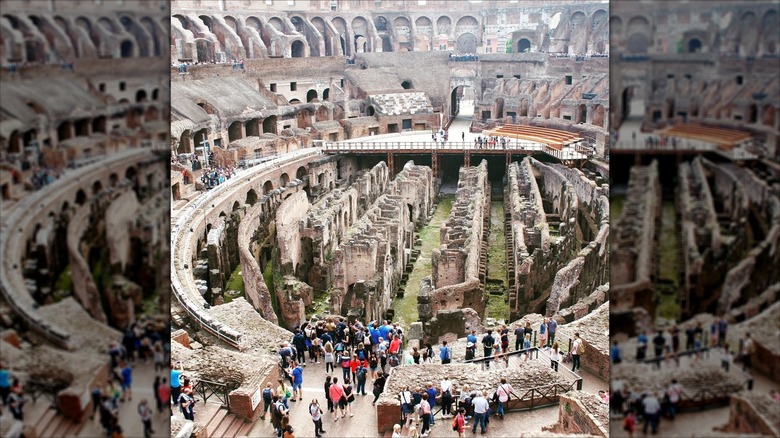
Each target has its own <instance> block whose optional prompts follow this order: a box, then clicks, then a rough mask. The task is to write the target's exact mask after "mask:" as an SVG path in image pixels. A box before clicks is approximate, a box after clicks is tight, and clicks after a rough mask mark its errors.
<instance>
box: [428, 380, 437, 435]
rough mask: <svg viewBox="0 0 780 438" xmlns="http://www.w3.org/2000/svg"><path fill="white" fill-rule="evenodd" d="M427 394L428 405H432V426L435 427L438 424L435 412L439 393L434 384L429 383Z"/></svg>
mask: <svg viewBox="0 0 780 438" xmlns="http://www.w3.org/2000/svg"><path fill="white" fill-rule="evenodd" d="M425 393H426V394H428V404H430V405H431V426H433V425H434V424H435V423H436V421H434V420H435V419H434V414H433V410H434V409H436V397H437V396H438V395H439V392H438V391H437V390H436V387H435V386H433V383H428V388H427V389H426V390H425Z"/></svg>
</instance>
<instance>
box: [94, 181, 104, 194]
mask: <svg viewBox="0 0 780 438" xmlns="http://www.w3.org/2000/svg"><path fill="white" fill-rule="evenodd" d="M101 190H103V184H102V183H101V182H100V181H99V180H98V181H95V182H93V183H92V194H93V195H97V194H98V193H100V191H101Z"/></svg>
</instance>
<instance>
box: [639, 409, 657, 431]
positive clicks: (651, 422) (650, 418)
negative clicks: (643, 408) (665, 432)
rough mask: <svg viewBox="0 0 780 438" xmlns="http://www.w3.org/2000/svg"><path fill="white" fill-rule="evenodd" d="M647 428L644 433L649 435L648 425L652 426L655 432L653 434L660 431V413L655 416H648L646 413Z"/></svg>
mask: <svg viewBox="0 0 780 438" xmlns="http://www.w3.org/2000/svg"><path fill="white" fill-rule="evenodd" d="M644 417H645V427H644V429H642V432H643V433H647V425H648V424H649V425H650V428H651V429H652V430H653V433H656V432H657V431H658V413H657V412H656V413H655V414H648V413H647V412H645V415H644Z"/></svg>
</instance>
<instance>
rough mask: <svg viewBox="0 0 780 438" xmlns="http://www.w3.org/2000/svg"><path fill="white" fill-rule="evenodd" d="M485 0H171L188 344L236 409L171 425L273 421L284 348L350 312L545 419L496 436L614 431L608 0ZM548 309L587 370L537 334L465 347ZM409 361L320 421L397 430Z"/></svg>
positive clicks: (231, 432) (217, 429) (178, 231)
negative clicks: (382, 391) (609, 404)
mask: <svg viewBox="0 0 780 438" xmlns="http://www.w3.org/2000/svg"><path fill="white" fill-rule="evenodd" d="M479 3H480V2H466V1H462V2H461V1H444V0H442V1H438V0H428V1H402V0H371V1H368V0H363V1H349V2H346V1H341V2H335V1H333V2H331V1H301V0H295V1H287V2H283V1H265V2H260V1H253V2H247V1H238V0H224V1H189V0H174V1H173V2H172V10H171V14H172V16H171V32H172V33H171V78H172V79H171V81H172V83H171V102H172V110H171V150H172V153H173V155H174V157H175V159H174V164H173V168H172V169H173V170H172V173H171V196H172V219H171V220H172V223H171V226H172V240H171V245H172V247H171V257H172V272H171V283H172V287H173V294H174V297H175V299H173V300H172V303H171V307H172V309H171V312H172V325H173V327H172V329H173V330H174V333H173V334H172V337H173V339H174V341H175V342H172V344H173V345H172V359H173V360H181V361H182V363H183V364H184V367H185V370H186V371H187V372H188V373H189V375H192V376H194V378H195V379H196V380H201V381H205V382H208V384H209V385H212V387H215V388H221V389H219V390H218V391H217V392H219V391H221V392H220V393H221V394H223V399H226V400H228V401H227V402H226V401H223V402H222V403H211V402H209V403H207V404H206V406H204V408H203V410H202V414H201V413H200V411H199V416H198V417H197V418H196V421H195V422H194V423H193V422H190V421H184V419H183V417H182V415H181V414H175V415H174V416H173V418H172V422H173V423H172V430H173V432H172V433H173V434H178V435H181V436H186V435H187V434H194V435H196V436H215V435H216V436H241V435H243V434H249V435H251V436H270V435H271V434H273V430H272V428H271V425H270V423H268V421H267V420H265V421H264V420H263V419H260V414H261V413H262V404H261V403H260V394H261V390H262V388H264V387H265V385H266V383H272V384H273V386H274V387H275V386H276V385H277V383H276V381H277V378H279V377H280V372H281V371H280V367H279V366H278V365H277V364H278V357H279V356H278V354H277V352H278V351H279V349H280V346H281V344H282V343H283V342H285V341H289V340H290V339H291V338H292V335H293V333H292V331H293V330H295V329H296V328H297V327H300V326H301V324H302V323H304V322H306V321H317V320H320V321H321V320H324V319H327V318H333V317H335V318H338V317H341V318H344V320H345V321H348V322H355V321H360V322H362V323H363V324H364V325H365V324H367V323H369V322H371V321H379V322H380V323H381V321H382V320H385V319H387V320H390V321H393V322H396V323H398V324H399V325H400V326H401V327H402V328H403V329H404V332H405V333H406V338H407V340H408V342H407V347H406V348H409V349H411V348H412V347H414V346H419V347H422V346H423V345H424V344H426V343H429V344H432V345H433V346H434V348H435V350H436V351H438V347H439V346H440V345H441V343H442V342H443V341H448V342H450V343H451V345H454V347H453V356H454V361H455V362H457V363H453V364H450V365H442V364H440V363H439V364H432V365H426V370H430V374H431V378H432V379H434V380H435V379H437V378H438V377H440V376H442V375H443V374H445V373H447V374H449V375H450V376H451V378H452V379H453V381H454V382H455V384H456V385H457V386H458V387H460V386H461V385H465V384H471V385H472V387H480V388H482V387H484V389H489V388H490V387H491V386H494V384H497V383H498V379H499V378H500V377H507V378H508V379H509V380H510V381H511V382H512V384H513V385H515V388H516V391H518V394H519V395H518V397H517V400H516V403H517V404H516V407H518V409H520V408H529V407H534V408H535V409H536V410H535V411H534V412H536V413H538V414H535V415H539V416H540V417H542V418H544V421H542V422H541V423H544V424H541V423H540V424H539V425H538V426H537V425H534V426H528V427H527V430H526V429H522V428H521V429H517V427H518V425H519V416H518V415H514V417H513V416H512V415H511V414H510V415H508V416H507V420H506V422H505V423H502V424H495V425H494V424H493V422H491V428H493V429H492V432H491V433H497V434H498V435H496V436H516V434H517V430H523V433H527V434H539V433H542V434H550V435H553V434H555V432H558V433H580V434H585V435H589V434H590V435H594V436H605V435H606V433H607V429H606V421H608V415H607V410H606V406H605V405H603V404H602V403H600V402H598V399H597V397H596V395H595V394H596V392H597V390H599V389H604V388H606V387H607V386H608V384H607V379H608V365H609V357H608V356H609V342H608V337H607V333H608V332H607V329H608V325H607V324H608V310H609V279H608V276H609V264H608V255H609V252H608V251H607V248H606V242H607V239H608V237H609V181H608V180H609V167H608V157H607V141H608V137H609V129H608V117H607V114H608V112H609V99H608V92H609V87H608V80H609V76H608V68H609V33H608V28H607V26H608V16H609V9H608V5H607V4H606V3H605V2H594V1H590V2H569V3H557V4H555V3H554V4H550V5H540V4H537V3H534V2H530V1H510V0H506V1H504V0H501V1H492V0H491V1H485V2H481V4H479ZM445 134H446V135H445ZM488 136H494V137H496V138H497V139H499V140H500V139H505V140H506V142H502V141H497V142H496V143H495V144H488V142H487V138H488ZM483 138H484V139H485V142H484V143H483V142H482V141H481V140H482V139H483ZM543 317H552V318H555V319H556V320H557V321H558V323H559V324H560V330H559V331H558V336H559V337H558V338H556V339H557V340H558V342H559V343H560V344H561V345H562V346H563V347H564V349H565V350H568V349H569V348H570V345H571V341H572V339H573V335H574V332H577V331H578V332H579V333H580V334H581V336H582V338H583V339H584V343H585V345H586V350H585V353H584V354H583V361H582V366H583V369H582V370H580V371H578V372H577V373H573V372H571V371H569V368H567V367H566V365H565V364H564V365H562V367H561V372H560V373H555V372H552V371H551V370H550V364H549V358H548V356H547V352H546V350H544V349H539V350H538V354H537V356H536V357H535V358H534V359H533V360H530V361H529V362H523V361H521V360H520V359H519V356H513V357H512V360H509V361H508V362H507V365H506V367H504V368H500V369H492V368H491V369H488V368H487V367H486V366H485V363H484V361H476V362H474V361H465V358H464V357H463V352H464V349H465V344H466V338H465V337H466V335H467V334H469V333H470V332H471V331H472V330H474V331H475V332H476V333H478V334H480V336H482V334H483V333H484V332H485V331H486V330H490V329H492V330H497V329H498V328H499V327H500V325H501V324H502V323H506V324H507V325H508V326H509V327H510V330H514V328H515V327H519V326H521V325H522V326H524V324H525V322H526V321H528V322H529V323H532V324H534V327H535V328H538V325H539V324H540V322H541V320H542V318H543ZM534 336H536V334H535V335H534ZM534 339H536V338H535V337H534ZM512 341H514V335H512ZM535 351H537V350H535ZM478 356H479V357H480V358H481V357H482V353H481V350H480V352H479V354H478ZM569 367H570V364H569ZM404 369H406V371H405V372H402V371H403V370H404ZM415 374H416V372H414V371H413V369H411V368H409V367H398V368H395V369H393V372H392V373H391V374H390V376H389V378H388V381H387V384H386V388H388V391H387V392H386V396H384V395H383V396H382V398H380V399H379V400H378V402H377V405H376V407H374V406H371V405H369V404H368V401H367V400H368V398H370V397H365V398H360V397H359V398H358V400H357V401H356V402H355V403H356V405H365V408H364V409H358V411H359V412H370V414H367V415H359V416H356V417H355V419H354V421H353V422H352V423H349V420H347V421H344V422H340V423H338V424H328V427H327V429H333V432H332V433H334V434H336V435H339V434H341V435H344V436H347V435H354V434H356V433H360V434H366V433H367V434H368V435H371V436H373V435H375V434H379V435H383V434H385V433H386V432H387V431H389V430H391V429H392V426H393V423H394V422H397V421H398V418H400V405H399V403H398V398H397V397H395V394H396V389H394V388H397V387H400V386H401V385H403V384H418V383H422V381H420V382H418V380H419V379H420V376H418V375H415ZM324 376H325V374H324V372H323V368H322V365H312V364H309V367H308V368H307V369H306V379H307V380H306V382H307V383H305V384H304V386H305V387H307V388H311V389H306V390H305V392H307V398H308V397H309V395H312V396H315V395H313V394H317V393H318V394H319V395H316V397H319V399H320V401H321V403H324V402H323V400H324V399H323V398H322V389H321V387H320V389H315V387H319V386H320V384H321V383H322V381H323V380H324ZM436 381H437V382H438V380H436ZM540 382H542V384H543V385H544V388H547V389H545V391H550V392H549V393H545V396H544V397H542V398H539V397H540V396H539V394H538V393H535V392H534V391H527V390H528V389H530V388H531V387H532V386H536V385H537V384H540ZM315 383H316V384H315ZM369 385H370V382H369ZM579 390H582V391H581V392H580V391H579ZM566 391H568V392H567V394H566V395H564V394H563V393H564V392H566ZM369 392H370V390H369ZM523 394H525V395H523ZM534 394H536V395H534ZM567 397H568V398H567ZM572 397H573V398H572ZM580 398H581V399H583V400H579V399H580ZM594 400H595V402H594ZM307 401H308V400H307ZM559 401H560V403H561V405H560V406H564V405H565V406H566V409H563V408H560V409H559ZM301 404H302V403H297V404H291V409H292V411H291V412H292V413H291V415H292V416H293V417H295V418H297V417H301V421H300V422H298V423H299V424H297V425H296V428H297V429H296V433H301V434H303V435H307V434H308V435H312V434H313V433H314V430H313V426H312V424H311V421H309V417H307V416H306V413H305V412H304V411H303V410H301V409H302V408H300V406H296V405H301ZM540 406H541V407H540ZM572 406H574V408H572ZM572 409H574V410H572ZM559 411H560V412H559ZM559 415H560V418H559ZM358 417H360V419H359V420H358ZM328 418H329V417H328ZM511 418H514V419H515V420H514V421H511V420H510V419H511ZM304 419H305V421H304ZM556 421H559V423H556ZM328 422H329V423H330V420H328ZM556 424H557V426H556ZM543 428H548V429H549V430H546V431H543V430H542V429H543ZM329 432H330V430H329ZM172 436H173V435H172ZM534 436H536V435H534Z"/></svg>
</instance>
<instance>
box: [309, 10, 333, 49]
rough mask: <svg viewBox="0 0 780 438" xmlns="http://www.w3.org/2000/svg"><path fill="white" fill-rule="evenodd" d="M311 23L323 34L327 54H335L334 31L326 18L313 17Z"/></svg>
mask: <svg viewBox="0 0 780 438" xmlns="http://www.w3.org/2000/svg"><path fill="white" fill-rule="evenodd" d="M309 23H311V25H312V26H314V28H315V29H317V31H318V32H319V33H320V35H322V40H323V41H324V42H325V56H333V55H334V53H333V31H331V30H330V28H329V27H328V26H327V24H325V20H324V19H323V18H322V17H313V18H311V19H310V20H309Z"/></svg>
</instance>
